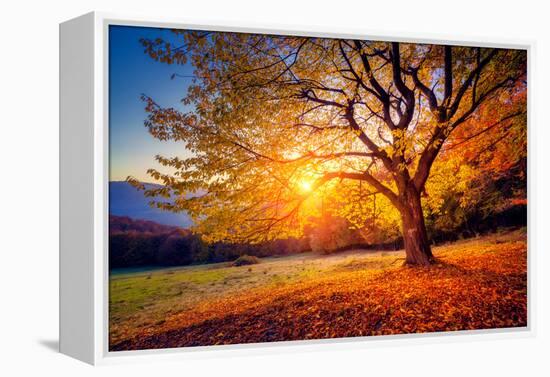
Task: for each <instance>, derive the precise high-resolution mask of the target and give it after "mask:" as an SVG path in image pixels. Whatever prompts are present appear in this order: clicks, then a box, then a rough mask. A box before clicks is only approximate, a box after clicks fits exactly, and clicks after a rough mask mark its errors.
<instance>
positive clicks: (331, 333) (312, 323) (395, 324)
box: [110, 231, 527, 351]
mask: <svg viewBox="0 0 550 377" xmlns="http://www.w3.org/2000/svg"><path fill="white" fill-rule="evenodd" d="M434 254H435V256H436V258H437V259H438V263H437V264H435V265H433V266H430V267H422V268H410V267H403V266H402V259H401V258H402V256H403V255H402V252H398V253H375V254H369V253H365V252H359V251H356V252H354V253H351V254H350V253H347V254H344V255H343V256H336V257H330V258H326V257H322V256H309V257H307V258H306V259H299V258H290V259H288V260H281V261H274V262H273V263H274V264H273V265H272V266H270V263H265V264H260V265H258V266H253V267H239V268H235V267H226V266H218V267H215V268H214V269H212V270H208V273H210V274H212V276H217V279H219V276H223V279H222V280H219V281H218V283H219V284H221V286H222V287H223V288H219V289H217V288H215V287H216V284H217V283H215V282H214V280H212V281H210V280H209V279H208V278H204V279H203V280H204V281H200V282H198V283H197V284H195V285H192V284H191V285H190V284H189V283H188V282H189V281H190V279H189V276H188V275H192V274H194V273H195V274H196V271H193V270H181V271H177V270H176V271H168V272H159V273H158V274H159V275H158V276H156V278H158V279H159V280H158V281H157V286H158V287H160V288H159V291H162V288H161V287H162V282H166V285H167V286H170V284H171V283H172V284H173V283H174V281H176V282H187V283H188V284H187V285H186V286H185V287H187V289H184V290H182V291H181V293H179V295H177V294H176V295H175V296H174V295H172V296H170V297H171V298H170V299H168V298H166V299H161V298H159V299H158V300H155V299H154V297H155V293H154V292H151V295H150V296H148V298H149V299H151V301H150V302H149V303H148V304H146V305H145V306H144V309H143V310H141V312H142V313H141V314H143V315H144V316H145V317H150V316H153V317H155V316H156V317H155V318H162V319H161V320H158V321H156V322H154V323H147V322H145V323H140V318H143V317H142V316H140V311H139V310H137V311H134V312H131V314H128V313H125V312H124V311H123V310H121V309H120V308H121V305H122V306H124V304H125V303H126V304H127V302H126V301H125V300H122V301H124V302H122V303H121V302H119V301H120V300H119V301H116V299H117V298H120V297H122V295H121V294H120V293H121V292H122V291H124V290H125V291H130V290H131V288H130V285H131V284H137V283H138V281H137V280H136V279H139V281H141V282H142V283H143V284H147V283H146V281H147V280H149V281H150V280H152V279H153V277H152V276H151V275H147V276H143V275H141V276H137V277H136V276H134V277H129V276H127V277H121V278H120V279H121V280H120V281H118V282H117V281H115V284H114V285H113V287H112V289H111V302H112V309H114V312H115V314H114V315H113V311H112V312H111V319H112V327H111V341H110V344H111V346H110V348H111V350H113V351H116V350H129V349H148V348H167V347H183V346H204V345H214V344H234V343H257V342H269V341H285V340H298V339H319V338H340V337H354V336H370V335H382V334H404V333H423V332H438V331H456V330H472V329H487V328H508V327H523V326H526V325H527V254H526V237H525V233H524V231H515V232H507V233H501V234H496V235H492V236H487V237H482V238H478V239H475V240H468V241H461V242H458V243H455V244H451V245H447V246H441V247H436V248H434ZM308 258H309V259H308ZM311 264H312V265H313V266H315V267H314V268H311V266H310V265H311ZM287 270H288V271H287ZM224 271H231V273H233V272H232V271H235V272H234V273H235V274H237V273H240V274H242V275H243V276H244V277H242V278H241V279H236V283H234V285H233V287H231V286H230V287H227V285H228V284H227V279H228V278H230V277H231V276H232V275H231V273H229V272H224ZM266 271H267V272H266ZM271 271H277V273H276V275H277V276H280V275H281V271H287V273H288V274H287V275H286V280H285V281H284V282H278V283H273V282H272V281H271V280H269V279H268V277H269V275H270V272H271ZM163 274H168V275H163ZM224 274H225V275H224ZM179 275H181V276H179ZM198 276H199V275H197V276H196V277H195V279H196V280H197V279H198ZM201 276H202V275H201ZM246 276H248V277H249V278H248V279H249V280H247V278H246ZM124 279H129V280H126V281H125V280H124ZM132 279H133V280H132ZM191 280H192V279H191ZM198 280H200V279H198ZM213 282H214V285H212V284H213ZM252 282H254V284H252ZM117 283H118V284H117ZM124 283H126V284H127V285H124ZM203 285H204V286H208V287H214V288H212V289H203V288H204V287H203ZM172 288H173V287H172ZM140 289H142V290H143V289H144V288H143V287H142V288H140ZM193 291H194V293H193ZM140 297H141V298H143V297H144V296H140ZM174 297H176V298H174ZM178 297H180V298H181V300H183V301H184V302H185V303H186V304H185V305H184V306H183V307H182V308H181V309H180V310H167V309H166V308H167V307H170V308H173V307H174V305H176V303H177V302H179V298H178ZM192 298H194V300H193V299H192ZM164 301H165V302H166V303H167V302H170V303H171V304H170V305H168V306H162V304H161V303H162V302H164ZM159 305H160V306H159ZM148 307H149V308H152V309H150V311H149V312H147V308H148ZM155 308H156V309H155ZM117 310H118V311H117ZM155 310H156V311H155ZM163 310H164V312H163ZM125 315H126V317H125Z"/></svg>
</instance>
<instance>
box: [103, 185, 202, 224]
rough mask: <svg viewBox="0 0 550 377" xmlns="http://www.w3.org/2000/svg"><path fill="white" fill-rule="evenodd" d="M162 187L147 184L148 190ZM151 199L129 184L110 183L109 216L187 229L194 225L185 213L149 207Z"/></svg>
mask: <svg viewBox="0 0 550 377" xmlns="http://www.w3.org/2000/svg"><path fill="white" fill-rule="evenodd" d="M156 186H158V187H160V185H155V184H151V183H146V184H145V187H146V188H153V187H156ZM150 201H151V198H146V197H145V196H144V195H143V191H139V190H137V189H136V188H134V187H133V186H132V185H130V184H129V183H128V182H120V181H117V182H109V214H110V215H115V216H128V217H130V218H132V219H142V220H149V221H154V222H156V223H159V224H165V225H173V226H179V227H182V228H187V227H189V226H191V225H192V224H193V222H192V221H191V219H190V218H189V216H187V214H185V213H173V212H167V211H162V210H160V209H158V208H152V207H150V206H149V202H150Z"/></svg>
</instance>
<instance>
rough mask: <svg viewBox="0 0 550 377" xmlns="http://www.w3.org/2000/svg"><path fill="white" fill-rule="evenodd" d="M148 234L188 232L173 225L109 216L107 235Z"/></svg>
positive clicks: (181, 233) (186, 233)
mask: <svg viewBox="0 0 550 377" xmlns="http://www.w3.org/2000/svg"><path fill="white" fill-rule="evenodd" d="M119 233H149V234H157V235H158V234H176V233H177V234H180V235H188V234H190V231H189V230H187V229H183V228H180V227H177V226H173V225H164V224H159V223H156V222H154V221H151V220H142V219H132V218H130V217H128V216H115V215H110V216H109V234H119Z"/></svg>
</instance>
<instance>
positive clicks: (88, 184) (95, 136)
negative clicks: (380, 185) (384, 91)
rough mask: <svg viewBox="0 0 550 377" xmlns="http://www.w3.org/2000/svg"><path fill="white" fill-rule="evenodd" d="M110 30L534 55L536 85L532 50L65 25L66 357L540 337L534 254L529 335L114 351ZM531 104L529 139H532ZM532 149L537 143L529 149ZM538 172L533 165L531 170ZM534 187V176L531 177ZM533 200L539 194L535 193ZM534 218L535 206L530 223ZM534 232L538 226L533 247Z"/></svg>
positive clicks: (525, 331) (264, 28) (273, 29)
mask: <svg viewBox="0 0 550 377" xmlns="http://www.w3.org/2000/svg"><path fill="white" fill-rule="evenodd" d="M109 25H134V26H155V27H165V28H180V29H198V30H214V31H237V32H253V33H269V34H283V35H287V34H288V35H301V36H322V37H340V38H341V37H346V38H358V39H370V40H391V41H407V42H425V43H445V44H456V45H466V46H468V45H475V46H485V47H503V48H518V49H525V50H527V52H528V62H529V68H528V70H529V79H530V80H532V77H531V76H530V72H531V63H532V56H533V50H534V43H533V42H532V41H516V40H498V41H496V40H493V39H491V40H486V39H483V38H479V39H475V40H462V39H461V38H460V37H459V36H441V35H437V36H435V35H421V34H418V33H414V32H411V33H406V34H404V33H395V34H391V35H383V34H381V33H377V32H373V31H366V30H342V29H334V30H325V29H322V30H321V29H319V28H315V27H310V26H302V25H301V26H295V27H294V26H288V25H257V24H254V23H252V22H250V23H247V24H246V25H245V24H242V25H241V24H235V23H229V22H220V23H219V24H210V23H204V22H201V21H200V20H185V19H182V20H178V19H169V18H157V17H155V18H149V17H136V16H129V15H120V14H108V13H97V12H93V13H88V14H86V15H83V16H80V17H78V18H75V19H72V20H69V21H66V22H64V23H62V24H60V351H61V352H62V353H64V354H67V355H69V356H72V357H74V358H76V359H79V360H82V361H84V362H87V363H90V364H108V363H118V362H129V361H136V360H142V361H143V360H148V359H159V358H162V359H170V358H178V359H181V358H184V357H193V358H197V357H200V358H202V357H212V356H213V355H214V356H215V357H223V356H229V355H235V354H241V355H242V354H265V353H273V352H276V353H294V352H297V351H309V350H323V349H325V348H326V347H331V348H334V349H349V348H356V347H360V348H365V347H380V346H383V345H384V344H387V342H391V343H392V344H394V343H395V344H411V343H424V342H430V343H433V342H457V341H471V340H472V339H478V338H479V337H483V338H491V339H503V338H509V337H532V336H534V335H535V323H536V322H535V321H536V318H534V313H535V309H534V306H535V304H536V303H535V302H534V297H535V294H536V291H535V290H536V287H534V286H533V282H534V281H535V276H534V273H535V270H534V269H533V268H531V267H532V266H533V264H534V263H535V261H534V258H535V253H534V250H532V249H531V248H529V250H528V267H529V268H528V326H527V327H526V328H517V329H494V330H474V331H461V332H448V333H437V334H433V333H431V334H418V335H417V334H412V335H392V336H377V337H359V338H346V339H327V340H308V341H292V342H280V343H262V344H244V345H227V346H204V347H195V348H177V349H164V350H144V351H122V352H110V351H109V350H108V343H107V342H108V271H109V270H108V182H109V179H108V146H109V140H108V134H109V133H108V110H109V109H108V103H109V102H108V90H107V89H108V82H109V72H108V28H109ZM531 103H532V99H531V96H529V99H528V123H529V124H528V133H529V140H531V139H532V128H533V127H532V125H531V119H532V117H531V107H532V105H531ZM529 145H531V143H530V144H529ZM528 164H529V168H530V167H531V166H532V161H531V159H530V160H529V161H528ZM528 179H529V177H528ZM528 197H529V198H530V197H533V187H532V186H531V185H530V184H528ZM532 219H533V206H532V205H530V206H529V209H528V221H529V222H530V223H531V222H532ZM532 232H533V227H531V226H530V227H528V240H529V241H528V244H529V245H532V243H531V242H530V240H531V239H532Z"/></svg>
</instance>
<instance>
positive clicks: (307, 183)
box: [300, 181, 313, 192]
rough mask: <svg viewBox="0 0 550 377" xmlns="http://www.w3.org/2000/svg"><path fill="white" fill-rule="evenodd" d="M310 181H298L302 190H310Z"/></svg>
mask: <svg viewBox="0 0 550 377" xmlns="http://www.w3.org/2000/svg"><path fill="white" fill-rule="evenodd" d="M312 188H313V187H312V186H311V182H310V181H301V182H300V189H301V190H302V192H310V191H311V190H312Z"/></svg>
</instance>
